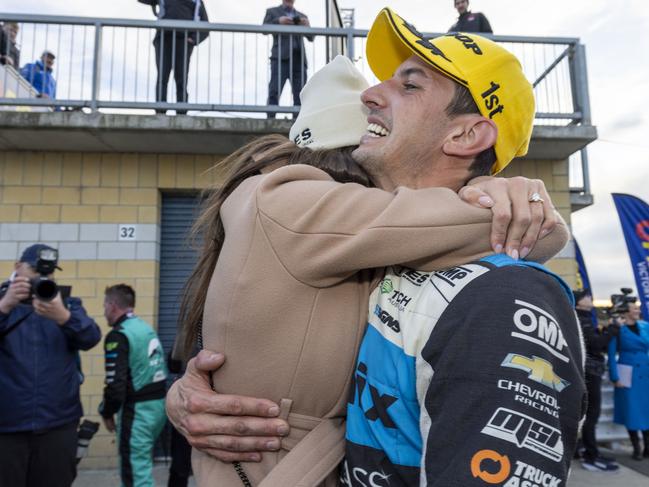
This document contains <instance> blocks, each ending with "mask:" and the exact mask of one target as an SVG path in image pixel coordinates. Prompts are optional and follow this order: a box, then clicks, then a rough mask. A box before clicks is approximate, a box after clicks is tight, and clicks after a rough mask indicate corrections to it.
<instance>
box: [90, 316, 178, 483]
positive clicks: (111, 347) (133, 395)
mask: <svg viewBox="0 0 649 487" xmlns="http://www.w3.org/2000/svg"><path fill="white" fill-rule="evenodd" d="M104 350H105V360H106V387H105V388H104V399H103V402H102V403H101V405H100V406H99V414H101V415H102V416H103V417H104V418H112V417H113V415H114V414H115V413H118V420H117V437H118V444H119V456H120V476H121V479H122V486H126V487H131V486H137V487H140V486H151V487H152V486H153V485H154V483H153V472H152V468H153V462H152V454H153V445H154V443H155V440H156V439H157V437H158V435H159V434H160V432H161V431H162V428H163V426H164V423H165V419H166V416H165V411H164V397H165V379H166V378H167V367H166V365H165V361H164V353H163V351H162V345H161V344H160V341H159V340H158V336H157V335H156V333H155V331H153V329H152V328H151V326H150V325H149V324H148V323H146V322H145V321H143V320H141V319H140V318H138V317H137V316H135V315H133V314H131V313H128V314H125V315H123V316H122V317H120V318H119V319H118V320H117V321H116V322H115V324H114V325H113V329H112V330H111V331H110V333H108V335H106V340H105V342H104Z"/></svg>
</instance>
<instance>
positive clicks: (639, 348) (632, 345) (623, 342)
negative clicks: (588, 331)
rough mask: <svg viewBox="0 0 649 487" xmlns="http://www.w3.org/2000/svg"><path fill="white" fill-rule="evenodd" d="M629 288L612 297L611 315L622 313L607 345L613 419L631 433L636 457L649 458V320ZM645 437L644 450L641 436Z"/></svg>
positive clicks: (635, 458) (615, 315) (640, 458)
mask: <svg viewBox="0 0 649 487" xmlns="http://www.w3.org/2000/svg"><path fill="white" fill-rule="evenodd" d="M630 293H631V290H630V289H626V288H623V289H622V294H621V295H617V294H614V295H613V296H611V301H612V302H613V306H612V308H611V310H612V311H611V313H610V314H611V315H612V316H613V317H617V316H619V317H620V318H621V320H618V322H619V323H620V324H621V327H620V332H619V334H618V336H616V337H614V338H613V339H612V340H611V342H610V343H609V345H608V357H609V358H608V367H609V374H610V377H611V382H613V385H615V413H614V416H613V421H615V422H616V423H618V424H622V425H624V426H625V427H626V429H627V431H628V432H629V438H630V439H631V444H632V445H633V455H632V458H633V459H634V460H642V458H643V457H644V458H649V355H648V353H649V323H647V322H646V321H642V320H640V307H639V306H638V305H637V304H636V302H635V301H636V298H635V297H633V296H629V294H630ZM638 431H642V436H643V437H644V452H642V450H641V448H640V435H639V434H638Z"/></svg>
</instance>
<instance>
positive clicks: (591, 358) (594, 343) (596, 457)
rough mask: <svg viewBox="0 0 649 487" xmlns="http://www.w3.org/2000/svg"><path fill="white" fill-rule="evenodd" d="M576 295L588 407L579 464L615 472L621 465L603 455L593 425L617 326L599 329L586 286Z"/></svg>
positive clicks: (594, 469)
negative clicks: (581, 335)
mask: <svg viewBox="0 0 649 487" xmlns="http://www.w3.org/2000/svg"><path fill="white" fill-rule="evenodd" d="M572 293H573V294H574V296H575V311H576V312H577V318H579V324H580V325H581V330H582V334H583V336H584V343H585V345H586V368H585V372H586V374H585V376H586V389H587V391H588V409H587V410H586V419H585V420H584V425H583V427H582V430H581V441H582V443H583V456H582V463H581V465H582V467H583V468H584V469H586V470H590V471H591V472H614V471H616V470H618V469H619V468H620V467H619V465H618V464H617V463H615V460H614V459H612V458H606V457H602V456H601V455H600V453H599V450H598V448H597V438H596V436H595V427H596V426H597V422H598V421H599V414H600V410H601V404H602V375H603V374H604V371H605V370H606V358H605V357H604V354H605V353H606V351H607V350H608V344H609V343H610V341H611V340H612V339H613V337H614V336H617V334H618V332H619V326H618V325H617V324H616V323H607V324H606V326H603V327H602V328H601V329H600V328H597V327H596V326H595V324H594V323H593V296H592V294H591V292H590V290H589V289H580V290H577V291H573V292H572Z"/></svg>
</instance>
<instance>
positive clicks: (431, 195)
mask: <svg viewBox="0 0 649 487" xmlns="http://www.w3.org/2000/svg"><path fill="white" fill-rule="evenodd" d="M221 218H222V220H223V224H224V227H225V233H226V239H225V242H224V244H223V248H222V250H221V254H220V256H219V259H218V262H217V265H216V268H215V270H214V274H213V276H212V280H211V283H210V286H209V289H208V297H207V302H206V306H205V311H204V317H203V341H204V347H205V348H206V349H208V350H216V351H220V352H223V353H224V354H225V356H226V361H225V364H224V365H223V367H221V369H219V370H218V371H217V372H215V373H214V375H213V380H214V388H215V390H216V391H218V392H222V393H231V394H243V395H248V396H254V397H264V398H268V399H271V400H273V401H275V402H277V403H278V404H281V415H282V416H283V417H285V418H288V421H289V424H290V425H291V432H290V434H289V436H288V437H287V438H285V439H283V441H282V448H281V450H280V451H279V452H277V453H265V454H264V455H263V461H262V462H261V463H242V464H241V466H242V468H243V470H244V471H245V473H246V475H247V477H248V478H249V479H250V481H251V483H252V485H253V486H255V487H257V486H259V485H262V486H263V487H268V486H270V485H273V486H277V487H279V486H282V487H286V486H288V485H305V486H315V485H327V486H329V485H336V481H337V479H336V472H335V471H332V469H333V468H334V467H335V465H336V463H337V462H339V461H340V457H341V456H342V451H343V450H342V448H343V443H344V442H343V440H342V438H343V435H344V422H343V420H344V416H345V409H346V402H347V391H348V389H349V386H350V380H351V377H352V370H353V366H354V361H355V358H356V352H357V349H358V346H359V343H360V340H361V337H362V335H363V332H364V329H365V325H366V322H367V312H368V310H367V306H368V296H369V294H370V291H371V286H372V285H373V284H372V283H373V282H374V283H375V282H376V280H373V276H374V275H380V274H381V273H382V268H383V267H385V266H388V265H390V264H405V265H408V266H410V267H413V268H417V269H423V270H434V269H444V268H447V267H451V266H453V265H458V264H461V263H466V262H467V261H471V260H473V259H477V258H480V257H483V256H485V255H488V254H490V253H492V251H491V250H490V244H489V232H490V229H491V211H489V210H481V209H477V208H474V207H472V206H470V205H468V204H466V203H463V202H462V201H461V200H460V199H459V197H458V196H457V194H456V193H454V192H453V191H451V190H449V189H446V188H429V189H421V190H410V189H407V188H399V189H398V190H396V191H394V192H387V191H383V190H380V189H370V188H365V187H363V186H360V185H357V184H340V183H337V182H335V181H333V180H332V179H331V178H330V177H329V176H328V175H327V174H326V173H324V172H323V171H320V170H318V169H315V168H313V167H310V166H303V165H296V166H287V167H283V168H280V169H277V170H275V171H273V172H271V173H269V174H266V175H261V176H254V177H251V178H249V179H247V180H246V181H244V182H243V183H242V184H241V185H240V186H239V187H238V188H237V189H236V190H235V191H234V192H233V193H232V194H231V195H230V196H229V197H228V198H227V200H226V201H225V202H224V204H223V206H222V208H221ZM567 239H568V233H567V230H566V228H565V225H564V226H561V227H560V228H559V229H558V230H555V231H554V232H552V233H551V234H550V236H548V237H546V238H544V239H543V240H541V241H540V242H539V244H538V245H537V247H536V248H535V252H534V254H533V256H532V258H534V259H535V260H539V261H543V260H547V259H548V258H550V257H551V256H552V255H554V254H555V253H556V252H558V251H559V250H561V248H563V246H564V245H565V243H566V242H567ZM323 419H325V420H328V421H329V425H330V426H331V428H330V431H329V433H330V435H329V437H328V440H327V441H330V444H328V443H326V442H325V441H321V440H318V443H319V444H318V448H310V449H309V451H308V452H306V453H305V454H304V455H302V456H301V457H300V458H299V459H298V460H299V462H300V465H299V468H298V466H297V465H295V459H293V464H291V465H290V469H289V470H290V472H291V474H295V472H296V471H298V470H300V469H302V470H304V471H309V470H314V471H317V474H313V473H312V474H310V475H311V476H307V477H306V479H307V480H304V479H303V480H302V481H301V483H297V481H295V480H290V481H287V480H286V478H285V477H282V476H280V477H279V478H275V479H272V480H270V479H271V478H272V477H269V479H268V481H266V482H264V483H261V481H262V479H263V478H264V477H266V476H267V475H268V474H269V472H270V471H271V470H272V469H273V468H274V467H275V466H276V465H277V464H278V463H279V462H280V460H282V459H283V458H284V457H285V456H286V455H287V454H288V453H289V451H291V450H292V449H293V447H294V446H295V445H296V444H297V443H298V442H299V441H300V440H301V439H302V438H303V437H304V436H305V435H306V434H307V433H308V432H309V431H310V430H312V429H313V428H314V427H315V426H316V425H318V424H320V423H321V422H322V421H323ZM297 451H298V450H297V449H296V452H297ZM310 452H311V457H309V453H310ZM314 452H315V453H314ZM280 465H281V464H280ZM285 465H286V463H285ZM193 467H194V474H195V476H196V479H197V482H198V485H199V486H201V487H203V486H218V487H221V486H224V487H230V486H233V487H234V486H237V487H238V486H242V485H243V483H242V481H241V479H240V478H239V476H238V475H237V472H235V469H234V468H233V465H232V464H229V463H222V462H219V461H217V460H215V459H213V458H211V457H209V456H207V455H206V454H204V453H201V452H198V451H194V454H193ZM314 475H315V476H314Z"/></svg>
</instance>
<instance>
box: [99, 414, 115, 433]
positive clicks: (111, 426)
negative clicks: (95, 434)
mask: <svg viewBox="0 0 649 487" xmlns="http://www.w3.org/2000/svg"><path fill="white" fill-rule="evenodd" d="M101 419H103V420H104V426H105V427H106V429H107V430H108V431H110V432H111V433H113V432H114V431H115V418H114V417H113V416H111V417H110V418H104V417H102V418H101Z"/></svg>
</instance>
